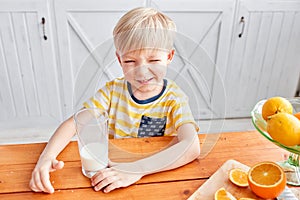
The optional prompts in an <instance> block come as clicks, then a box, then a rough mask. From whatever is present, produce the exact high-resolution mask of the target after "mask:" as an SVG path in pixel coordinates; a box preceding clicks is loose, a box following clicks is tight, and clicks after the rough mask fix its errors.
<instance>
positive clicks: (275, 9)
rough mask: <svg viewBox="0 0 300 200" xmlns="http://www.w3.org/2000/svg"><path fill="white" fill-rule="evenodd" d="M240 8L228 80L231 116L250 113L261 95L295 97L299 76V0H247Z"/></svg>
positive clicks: (229, 113) (229, 111) (262, 97)
mask: <svg viewBox="0 0 300 200" xmlns="http://www.w3.org/2000/svg"><path fill="white" fill-rule="evenodd" d="M238 8H239V10H238V12H237V16H236V18H235V31H234V32H233V46H232V47H233V48H232V52H231V56H230V58H231V60H230V62H229V65H228V70H227V73H226V84H225V85H226V91H227V94H228V95H227V99H228V106H227V107H228V108H229V109H228V116H229V117H243V116H249V114H250V111H251V109H252V108H253V106H254V105H255V103H256V102H257V101H259V100H260V99H264V98H269V97H271V96H276V95H279V96H284V97H293V96H294V95H295V92H296V89H297V83H298V81H299V76H300V60H299V53H298V52H300V45H299V42H300V34H299V32H300V26H299V24H300V22H299V13H300V2H299V1H291V2H284V1H250V0H244V1H240V4H239V6H238ZM242 16H243V17H244V18H245V30H244V33H243V36H242V37H241V38H239V37H238V34H239V33H240V32H241V31H242V23H240V22H239V21H240V18H241V17H242Z"/></svg>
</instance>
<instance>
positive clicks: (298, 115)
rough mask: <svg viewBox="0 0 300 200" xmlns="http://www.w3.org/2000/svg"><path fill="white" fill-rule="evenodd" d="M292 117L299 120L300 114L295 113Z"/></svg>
mask: <svg viewBox="0 0 300 200" xmlns="http://www.w3.org/2000/svg"><path fill="white" fill-rule="evenodd" d="M294 116H295V117H297V118H298V119H299V120H300V112H297V113H295V114H294Z"/></svg>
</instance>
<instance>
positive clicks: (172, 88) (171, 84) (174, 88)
mask: <svg viewBox="0 0 300 200" xmlns="http://www.w3.org/2000/svg"><path fill="white" fill-rule="evenodd" d="M167 81H168V84H167V88H168V91H169V92H171V93H172V94H173V95H175V96H177V97H178V96H180V97H186V94H185V93H184V91H183V90H182V89H181V88H180V87H179V86H178V85H177V83H176V82H175V81H173V80H171V79H167Z"/></svg>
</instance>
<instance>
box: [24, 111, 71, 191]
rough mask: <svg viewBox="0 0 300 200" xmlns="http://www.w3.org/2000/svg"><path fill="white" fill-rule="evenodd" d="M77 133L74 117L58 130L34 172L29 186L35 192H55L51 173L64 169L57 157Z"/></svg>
mask: <svg viewBox="0 0 300 200" xmlns="http://www.w3.org/2000/svg"><path fill="white" fill-rule="evenodd" d="M75 133H76V129H75V123H74V120H73V116H72V117H70V118H69V119H67V120H66V121H64V122H63V123H62V124H61V125H60V126H59V127H58V128H57V130H56V131H55V133H54V134H53V136H52V137H51V139H50V140H49V142H48V144H47V146H46V147H45V149H44V151H43V152H42V154H41V155H40V158H39V160H38V162H37V164H36V166H35V168H34V170H33V172H32V176H31V180H30V183H29V186H30V188H31V189H32V190H33V191H35V192H47V193H53V192H54V188H53V186H52V185H51V183H50V175H49V173H50V172H53V171H55V170H56V169H61V168H63V166H64V163H63V162H62V161H57V160H56V157H57V156H58V154H59V153H60V152H61V151H62V150H63V149H64V148H65V147H66V146H67V144H68V143H69V142H70V140H71V139H72V137H73V136H74V135H75Z"/></svg>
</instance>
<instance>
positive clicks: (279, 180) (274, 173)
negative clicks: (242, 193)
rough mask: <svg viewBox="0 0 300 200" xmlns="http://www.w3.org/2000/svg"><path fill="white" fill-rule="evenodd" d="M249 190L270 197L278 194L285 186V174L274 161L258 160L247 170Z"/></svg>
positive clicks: (266, 197)
mask: <svg viewBox="0 0 300 200" xmlns="http://www.w3.org/2000/svg"><path fill="white" fill-rule="evenodd" d="M248 182H249V186H250V188H251V190H252V191H253V193H255V194H256V195H257V196H259V197H262V198H265V199H269V198H270V199H272V198H276V197H278V196H279V195H280V193H281V192H282V191H283V190H284V188H285V186H286V176H285V173H284V171H283V170H282V168H281V167H280V166H279V165H277V164H276V163H274V162H269V161H265V162H260V163H257V164H255V165H254V166H252V167H251V168H250V170H249V172H248Z"/></svg>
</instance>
